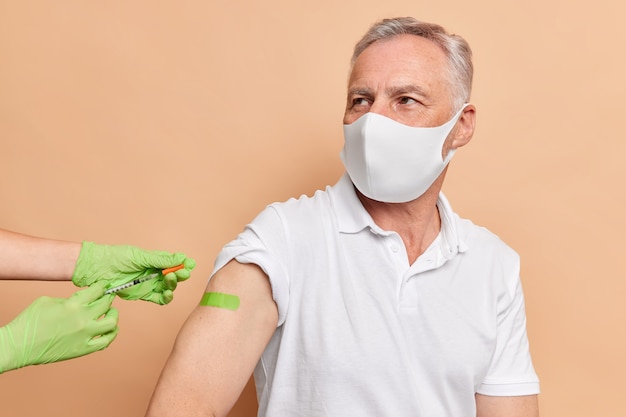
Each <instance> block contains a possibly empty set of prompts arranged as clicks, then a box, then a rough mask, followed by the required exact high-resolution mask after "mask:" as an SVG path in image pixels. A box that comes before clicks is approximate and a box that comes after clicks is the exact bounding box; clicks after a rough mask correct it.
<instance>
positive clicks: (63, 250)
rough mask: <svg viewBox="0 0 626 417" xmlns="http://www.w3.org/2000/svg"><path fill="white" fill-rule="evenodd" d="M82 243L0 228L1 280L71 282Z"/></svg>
mask: <svg viewBox="0 0 626 417" xmlns="http://www.w3.org/2000/svg"><path fill="white" fill-rule="evenodd" d="M80 248H81V244H80V243H79V242H65V241H60V240H52V239H44V238H39V237H33V236H27V235H23V234H20V233H14V232H10V231H7V230H2V229H0V279H31V280H41V281H56V280H59V281H61V280H62V281H69V280H71V279H72V273H73V272H74V267H75V266H76V260H77V259H78V254H79V253H80Z"/></svg>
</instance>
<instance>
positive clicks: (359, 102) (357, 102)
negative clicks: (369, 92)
mask: <svg viewBox="0 0 626 417" xmlns="http://www.w3.org/2000/svg"><path fill="white" fill-rule="evenodd" d="M368 104H369V103H368V101H367V99H366V98H363V97H358V98H355V99H353V100H352V105H353V106H367V105H368Z"/></svg>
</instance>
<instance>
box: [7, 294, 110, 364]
mask: <svg viewBox="0 0 626 417" xmlns="http://www.w3.org/2000/svg"><path fill="white" fill-rule="evenodd" d="M103 294H104V284H100V283H98V284H94V285H93V286H91V287H90V288H87V289H85V290H81V291H78V292H76V293H74V294H72V295H71V296H70V297H69V298H52V297H39V298H38V299H36V300H35V301H34V302H33V303H32V304H31V305H30V306H28V307H27V308H26V309H25V310H24V311H22V312H21V313H20V314H19V315H18V316H17V317H16V318H15V319H13V321H12V322H10V323H9V324H7V325H6V326H4V327H0V373H2V372H6V371H10V370H12V369H17V368H21V367H23V366H27V365H39V364H42V363H50V362H59V361H63V360H66V359H71V358H76V357H79V356H83V355H87V354H89V353H93V352H96V351H98V350H102V349H104V348H106V347H107V346H109V344H111V342H112V341H113V339H115V336H117V332H118V327H117V321H118V312H117V310H116V309H115V308H111V303H112V302H113V299H114V298H115V296H113V295H112V294H111V295H103ZM103 315H104V316H103Z"/></svg>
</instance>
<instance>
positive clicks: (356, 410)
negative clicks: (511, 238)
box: [148, 18, 539, 417]
mask: <svg viewBox="0 0 626 417" xmlns="http://www.w3.org/2000/svg"><path fill="white" fill-rule="evenodd" d="M471 80H472V63H471V50H470V48H469V46H468V44H467V43H466V42H465V40H463V39H462V38H460V37H459V36H456V35H450V34H448V33H446V31H445V30H444V29H443V28H442V27H440V26H439V25H435V24H429V23H423V22H419V21H417V20H415V19H412V18H398V19H385V20H383V21H380V22H378V23H376V24H375V25H373V26H372V27H371V28H370V30H369V31H368V32H367V33H366V34H365V36H364V37H363V38H362V39H361V41H360V42H359V43H358V44H357V45H356V47H355V51H354V55H353V58H352V69H351V75H350V79H349V85H348V93H347V105H346V110H345V114H344V120H343V121H344V133H345V145H344V148H343V150H342V153H341V157H342V160H343V162H344V165H345V167H346V174H345V175H344V176H343V177H342V178H341V179H340V180H339V182H338V183H337V184H336V185H334V186H332V187H327V188H326V190H325V191H318V192H316V193H315V195H314V196H312V197H302V198H300V199H298V200H295V199H291V200H289V201H287V202H284V203H276V204H273V205H270V206H269V207H268V208H266V209H265V210H264V211H263V212H261V213H260V214H259V215H258V216H257V217H256V218H255V219H254V221H253V222H252V223H251V224H249V225H248V226H246V228H245V230H244V231H243V232H242V233H241V234H240V235H239V236H238V237H237V238H236V239H235V240H234V241H232V242H231V243H229V244H228V245H226V246H225V247H224V248H223V250H222V252H221V253H220V254H219V256H218V258H217V261H216V264H215V271H214V273H213V275H212V277H211V279H210V280H209V283H208V286H207V290H206V294H205V295H204V297H203V299H202V302H201V303H200V305H199V306H198V307H197V308H196V309H195V310H194V311H193V312H192V314H191V316H190V317H189V319H188V320H187V322H186V323H185V324H184V326H183V328H182V329H181V331H180V334H179V336H178V338H177V340H176V343H175V346H174V349H173V351H172V354H171V356H170V358H169V360H168V362H167V364H166V366H165V368H164V370H163V373H162V375H161V377H160V380H159V382H158V384H157V387H156V390H155V393H154V395H153V398H152V401H151V403H150V406H149V408H148V415H149V416H151V417H154V416H187V417H188V416H207V415H210V416H225V415H227V413H228V412H229V410H230V408H231V407H232V405H233V404H234V403H235V401H236V400H237V398H238V397H239V395H240V393H241V391H242V389H243V387H244V386H245V384H246V382H247V380H248V378H249V376H250V374H251V373H252V372H253V370H254V376H255V382H256V387H257V394H258V400H259V416H289V417H294V416H303V417H305V416H306V417H313V416H342V417H345V416H359V417H361V416H376V417H381V416H394V417H396V416H406V417H408V416H412V417H414V416H423V417H435V416H437V417H439V416H449V417H464V416H467V417H470V416H472V417H474V416H480V417H491V416H493V417H496V416H497V417H534V416H537V415H538V411H537V410H538V407H537V394H538V392H539V382H538V378H537V376H536V374H535V371H534V369H533V365H532V361H531V358H530V354H529V348H528V340H527V335H526V329H525V321H526V319H525V311H524V298H523V293H522V289H521V285H520V279H519V257H518V255H517V254H516V253H515V252H514V251H513V250H512V249H511V248H509V247H508V246H506V245H505V244H504V243H503V242H502V241H501V240H500V239H499V238H498V237H497V236H495V235H493V234H492V233H490V232H489V231H487V230H486V229H484V228H482V227H478V226H476V225H474V224H473V223H471V222H470V221H469V220H464V219H461V218H459V216H457V215H456V214H455V213H454V212H453V211H452V209H451V207H450V204H449V203H448V201H447V200H446V198H445V197H444V195H443V194H442V193H441V187H442V184H443V181H444V178H445V174H446V170H447V166H448V162H449V161H450V159H451V157H452V155H453V154H454V152H455V151H456V150H457V149H458V148H460V147H462V146H463V145H465V144H467V143H468V142H469V141H470V139H471V137H472V135H473V133H474V126H475V114H476V109H475V107H474V106H473V105H472V104H469V96H470V90H471Z"/></svg>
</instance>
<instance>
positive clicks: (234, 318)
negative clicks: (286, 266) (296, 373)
mask: <svg viewBox="0 0 626 417" xmlns="http://www.w3.org/2000/svg"><path fill="white" fill-rule="evenodd" d="M206 291H207V292H221V293H226V294H232V295H236V296H238V297H239V299H240V305H239V308H238V309H237V310H234V311H233V310H228V309H223V308H218V307H205V306H198V307H196V308H195V310H194V311H193V312H192V313H191V315H190V316H189V318H188V319H187V321H186V322H185V324H184V325H183V327H182V328H181V330H180V332H179V334H178V337H177V338H176V342H175V344H174V348H173V350H172V353H171V354H170V357H169V359H168V360H167V363H166V364H165V367H164V368H163V372H162V373H161V376H160V378H159V381H158V383H157V386H156V389H155V391H154V394H153V396H152V399H151V401H150V404H149V406H148V411H147V414H146V416H148V417H175V416H185V417H192V416H226V415H227V414H228V412H229V411H230V409H231V407H232V406H233V405H234V403H235V402H236V401H237V399H238V398H239V396H240V395H241V392H242V390H243V388H244V387H245V385H246V383H247V381H248V380H249V378H250V375H251V374H252V372H253V370H254V367H255V365H256V363H257V362H258V360H259V358H260V356H261V354H262V353H263V350H264V349H265V346H266V345H267V343H268V342H269V339H270V337H271V336H272V334H273V332H274V330H275V329H276V325H277V323H278V310H277V307H276V304H275V303H274V300H273V298H272V293H271V288H270V284H269V280H268V278H267V276H266V275H265V273H264V272H263V271H262V270H261V269H260V268H259V267H258V266H256V265H253V264H240V263H238V262H237V261H231V262H230V263H228V264H227V265H226V266H224V267H223V268H222V269H221V270H220V271H219V272H217V274H216V275H215V276H214V277H213V278H212V279H211V281H210V282H209V284H208V285H207V289H206Z"/></svg>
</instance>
